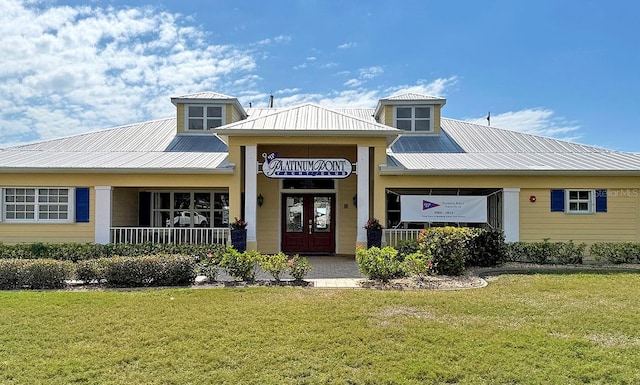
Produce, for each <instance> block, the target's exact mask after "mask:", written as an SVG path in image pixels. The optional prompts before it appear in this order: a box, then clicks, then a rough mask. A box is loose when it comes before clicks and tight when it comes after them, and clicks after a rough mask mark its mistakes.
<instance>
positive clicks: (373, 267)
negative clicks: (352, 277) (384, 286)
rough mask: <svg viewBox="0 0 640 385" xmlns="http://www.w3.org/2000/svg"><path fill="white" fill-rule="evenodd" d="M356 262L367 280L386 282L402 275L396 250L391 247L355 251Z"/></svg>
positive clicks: (400, 263)
mask: <svg viewBox="0 0 640 385" xmlns="http://www.w3.org/2000/svg"><path fill="white" fill-rule="evenodd" d="M356 260H357V261H358V266H359V267H360V271H361V272H362V274H364V275H366V276H367V277H369V279H379V280H382V281H383V282H388V281H389V280H390V279H391V278H396V277H401V276H403V275H404V271H403V268H402V262H401V261H400V259H399V258H398V250H396V249H394V248H393V247H389V246H387V247H384V248H382V249H380V248H377V247H371V248H369V249H365V248H362V247H359V248H358V249H356Z"/></svg>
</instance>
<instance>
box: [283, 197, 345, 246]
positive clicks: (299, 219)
mask: <svg viewBox="0 0 640 385" xmlns="http://www.w3.org/2000/svg"><path fill="white" fill-rule="evenodd" d="M334 213H335V195H334V194H320V195H316V194H285V195H283V196H282V251H283V252H285V253H310V254H313V253H334V252H335V249H336V244H335V218H334Z"/></svg>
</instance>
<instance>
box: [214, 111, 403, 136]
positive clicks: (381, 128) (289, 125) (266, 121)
mask: <svg viewBox="0 0 640 385" xmlns="http://www.w3.org/2000/svg"><path fill="white" fill-rule="evenodd" d="M249 112H251V113H250V114H249V118H248V119H245V120H241V121H239V122H236V123H232V124H228V125H226V126H222V127H218V128H217V129H216V130H215V132H216V133H218V134H220V135H234V134H241V135H247V134H256V135H282V134H288V135H292V134H299V135H322V136H334V135H355V134H357V135H364V136H396V135H398V134H399V133H400V132H401V131H400V130H398V129H396V128H393V127H389V126H386V125H384V124H379V123H376V122H375V121H370V120H364V119H360V118H358V117H355V116H352V115H347V114H345V113H342V112H338V111H336V110H332V109H329V108H325V107H322V106H319V105H317V104H313V103H307V104H303V105H300V106H296V107H291V108H283V109H278V110H276V111H275V112H272V113H264V112H262V111H260V112H258V111H254V110H250V111H249ZM254 115H258V116H255V117H254Z"/></svg>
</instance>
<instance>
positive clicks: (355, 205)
mask: <svg viewBox="0 0 640 385" xmlns="http://www.w3.org/2000/svg"><path fill="white" fill-rule="evenodd" d="M353 207H358V194H355V195H354V196H353Z"/></svg>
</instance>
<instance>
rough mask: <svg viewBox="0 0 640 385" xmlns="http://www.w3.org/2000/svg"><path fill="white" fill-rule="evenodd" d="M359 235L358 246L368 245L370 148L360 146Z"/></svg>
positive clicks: (358, 170) (358, 171)
mask: <svg viewBox="0 0 640 385" xmlns="http://www.w3.org/2000/svg"><path fill="white" fill-rule="evenodd" d="M356 171H357V173H358V222H357V226H358V233H357V234H358V235H357V238H356V244H357V245H364V246H366V245H367V230H365V229H364V227H363V226H364V224H365V223H366V222H367V220H369V147H361V146H358V165H357V168H356Z"/></svg>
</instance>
